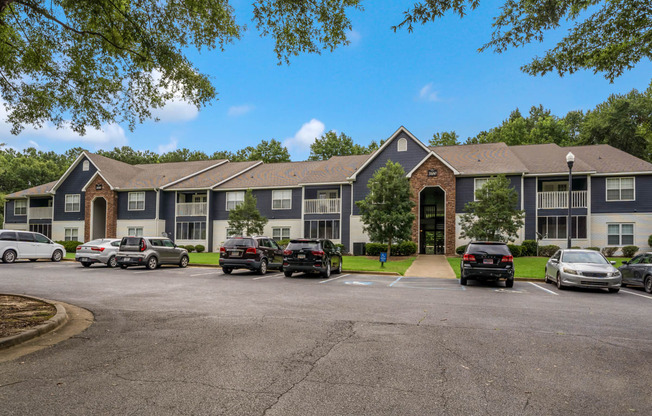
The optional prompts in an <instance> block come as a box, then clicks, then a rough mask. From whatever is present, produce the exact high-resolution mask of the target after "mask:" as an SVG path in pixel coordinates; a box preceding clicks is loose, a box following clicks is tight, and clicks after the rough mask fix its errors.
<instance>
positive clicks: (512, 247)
mask: <svg viewBox="0 0 652 416" xmlns="http://www.w3.org/2000/svg"><path fill="white" fill-rule="evenodd" d="M507 248H509V251H510V252H511V253H512V256H514V257H521V252H522V251H523V250H522V249H521V246H518V245H516V244H507Z"/></svg>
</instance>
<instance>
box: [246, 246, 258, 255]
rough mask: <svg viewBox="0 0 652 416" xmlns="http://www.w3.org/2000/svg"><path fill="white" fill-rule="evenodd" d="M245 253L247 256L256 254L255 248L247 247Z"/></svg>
mask: <svg viewBox="0 0 652 416" xmlns="http://www.w3.org/2000/svg"><path fill="white" fill-rule="evenodd" d="M245 253H247V254H249V253H251V254H256V253H257V251H256V247H249V248H248V249H247V251H245Z"/></svg>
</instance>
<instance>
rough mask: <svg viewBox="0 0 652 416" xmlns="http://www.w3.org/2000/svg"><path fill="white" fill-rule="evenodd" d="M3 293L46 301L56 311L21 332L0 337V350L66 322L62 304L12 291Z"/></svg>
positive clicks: (66, 318) (66, 315) (66, 314)
mask: <svg viewBox="0 0 652 416" xmlns="http://www.w3.org/2000/svg"><path fill="white" fill-rule="evenodd" d="M3 295H6V296H16V297H21V298H25V299H30V300H37V301H41V302H45V303H48V304H50V305H52V306H54V307H55V308H56V310H57V313H55V314H54V316H53V317H52V318H50V319H48V320H47V321H45V322H44V323H42V324H41V325H39V326H37V327H34V328H31V329H28V330H27V331H25V332H21V333H20V334H16V335H11V336H8V337H5V338H0V350H2V349H5V348H9V347H13V346H14V345H18V344H22V343H23V342H26V341H29V340H30V339H33V338H36V337H38V336H40V335H43V334H46V333H48V332H50V331H54V330H55V329H57V328H59V327H61V326H63V325H64V324H65V323H66V322H68V313H67V312H66V308H64V307H63V305H61V304H60V303H58V302H53V301H50V300H46V299H41V298H37V297H34V296H26V295H17V294H14V293H3Z"/></svg>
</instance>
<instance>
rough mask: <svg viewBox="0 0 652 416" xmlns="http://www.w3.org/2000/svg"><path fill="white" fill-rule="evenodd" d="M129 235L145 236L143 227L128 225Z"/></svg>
mask: <svg viewBox="0 0 652 416" xmlns="http://www.w3.org/2000/svg"><path fill="white" fill-rule="evenodd" d="M127 235H128V236H131V237H142V236H143V227H128V228H127Z"/></svg>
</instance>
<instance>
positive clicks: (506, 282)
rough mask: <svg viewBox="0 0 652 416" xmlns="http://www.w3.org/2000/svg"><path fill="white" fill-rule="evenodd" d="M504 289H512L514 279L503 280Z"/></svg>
mask: <svg viewBox="0 0 652 416" xmlns="http://www.w3.org/2000/svg"><path fill="white" fill-rule="evenodd" d="M505 287H514V278H513V277H512V278H511V279H507V280H505Z"/></svg>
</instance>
